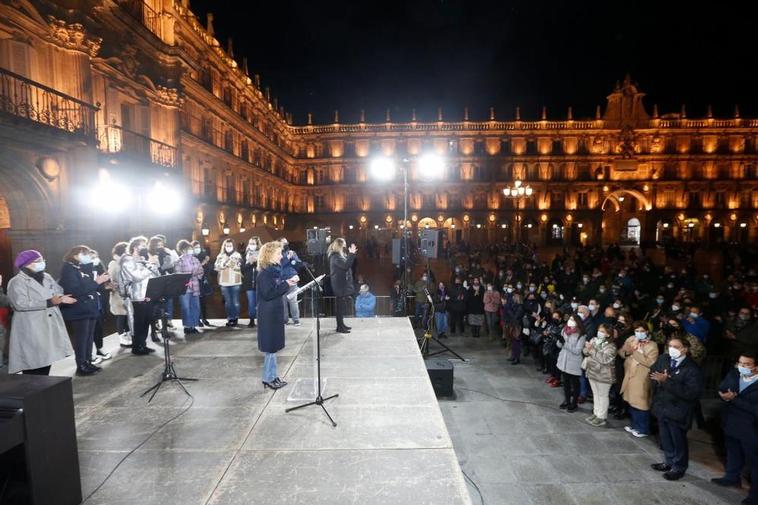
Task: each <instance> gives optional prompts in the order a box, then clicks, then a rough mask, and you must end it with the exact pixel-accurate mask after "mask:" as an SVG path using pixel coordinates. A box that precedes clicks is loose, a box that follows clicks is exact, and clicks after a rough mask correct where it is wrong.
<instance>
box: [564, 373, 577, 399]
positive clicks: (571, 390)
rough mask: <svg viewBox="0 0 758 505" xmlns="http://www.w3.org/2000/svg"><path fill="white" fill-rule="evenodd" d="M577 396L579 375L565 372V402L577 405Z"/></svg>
mask: <svg viewBox="0 0 758 505" xmlns="http://www.w3.org/2000/svg"><path fill="white" fill-rule="evenodd" d="M577 396H579V376H578V375H572V374H570V373H566V372H563V398H564V403H566V404H567V405H570V406H574V407H575V406H576V398H577Z"/></svg>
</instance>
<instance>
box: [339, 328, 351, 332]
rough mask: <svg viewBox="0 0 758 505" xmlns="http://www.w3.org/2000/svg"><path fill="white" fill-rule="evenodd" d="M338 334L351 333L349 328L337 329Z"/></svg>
mask: <svg viewBox="0 0 758 505" xmlns="http://www.w3.org/2000/svg"><path fill="white" fill-rule="evenodd" d="M337 333H350V330H348V329H347V328H337Z"/></svg>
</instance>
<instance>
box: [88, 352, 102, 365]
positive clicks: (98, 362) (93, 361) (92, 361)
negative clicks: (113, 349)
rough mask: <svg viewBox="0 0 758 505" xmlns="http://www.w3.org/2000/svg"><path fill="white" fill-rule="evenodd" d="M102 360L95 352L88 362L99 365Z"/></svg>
mask: <svg viewBox="0 0 758 505" xmlns="http://www.w3.org/2000/svg"><path fill="white" fill-rule="evenodd" d="M102 362H103V358H101V357H100V356H98V355H97V354H95V355H93V356H92V360H90V363H92V364H93V365H99V364H100V363H102Z"/></svg>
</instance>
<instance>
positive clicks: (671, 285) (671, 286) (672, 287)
mask: <svg viewBox="0 0 758 505" xmlns="http://www.w3.org/2000/svg"><path fill="white" fill-rule="evenodd" d="M666 287H667V288H669V289H674V284H672V283H671V282H669V283H668V284H667V285H666Z"/></svg>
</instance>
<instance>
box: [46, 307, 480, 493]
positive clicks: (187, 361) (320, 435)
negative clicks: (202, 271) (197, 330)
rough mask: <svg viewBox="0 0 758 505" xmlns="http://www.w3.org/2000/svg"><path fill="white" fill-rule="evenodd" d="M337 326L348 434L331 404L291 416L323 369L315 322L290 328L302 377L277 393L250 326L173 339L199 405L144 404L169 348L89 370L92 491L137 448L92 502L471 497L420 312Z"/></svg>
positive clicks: (327, 333) (83, 412)
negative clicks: (429, 360)
mask: <svg viewBox="0 0 758 505" xmlns="http://www.w3.org/2000/svg"><path fill="white" fill-rule="evenodd" d="M218 323H220V322H219V321H217V324H218ZM334 324H335V323H334V320H327V321H326V322H325V324H324V326H325V328H324V329H322V356H323V359H322V374H323V377H325V378H326V379H327V385H326V390H325V391H324V395H325V396H327V395H331V394H334V393H339V398H335V399H334V400H331V401H329V402H328V403H327V404H326V407H327V409H328V410H329V413H330V414H331V415H332V417H333V418H334V419H335V421H336V422H337V423H338V426H337V427H336V428H333V427H332V425H331V424H330V422H329V420H328V418H327V417H326V415H324V413H323V411H322V410H321V408H319V407H317V406H316V407H308V408H305V409H301V410H298V411H295V412H291V413H285V412H284V410H285V408H287V407H290V406H294V405H297V404H299V403H301V402H294V401H288V399H287V397H288V395H289V394H290V393H291V391H292V390H293V388H294V386H295V383H296V381H297V379H298V378H311V377H312V376H313V367H312V353H313V347H312V345H313V339H312V335H313V332H312V324H311V321H310V320H303V325H302V326H301V327H300V328H295V327H291V326H288V327H287V347H286V348H285V349H284V350H283V351H281V352H279V353H278V366H279V372H280V376H281V377H282V378H284V379H286V380H287V381H288V382H289V383H290V384H289V386H287V387H285V388H283V389H280V390H278V391H276V392H272V391H271V390H265V391H264V390H263V386H262V384H261V372H262V365H263V356H262V354H261V353H259V352H258V350H257V345H256V340H255V332H254V331H251V330H248V329H247V328H244V329H227V328H223V327H221V328H216V329H213V330H209V331H207V332H205V333H204V334H203V335H201V336H192V337H191V338H188V339H186V340H185V339H183V338H179V339H177V340H176V341H174V342H172V353H173V354H174V357H175V365H176V370H177V372H178V373H179V375H181V376H185V377H196V378H199V379H200V380H199V381H198V382H189V383H186V386H187V388H188V389H189V391H190V392H191V393H192V395H193V396H194V403H192V404H191V406H190V400H189V399H188V398H187V397H186V396H185V394H184V393H183V392H182V391H181V390H180V389H179V387H178V386H176V385H172V384H167V385H164V386H163V387H162V388H161V391H160V392H159V393H158V395H157V396H156V397H155V399H154V400H153V402H152V403H151V404H147V401H146V398H140V394H141V392H142V391H144V390H145V389H147V388H148V387H150V386H151V385H152V384H153V383H155V381H156V380H157V379H158V378H159V375H160V372H161V371H162V369H163V358H162V353H161V352H157V353H155V354H154V355H153V356H149V357H133V356H132V355H131V354H125V353H123V351H121V354H119V355H117V356H115V357H114V359H113V360H111V361H109V362H106V363H105V366H104V369H103V371H102V372H101V373H100V374H98V375H97V376H95V377H86V378H75V379H74V401H75V406H76V420H77V433H78V440H79V455H80V466H81V473H82V491H83V494H84V496H85V497H87V496H89V495H90V494H91V493H93V491H95V490H96V488H97V487H98V486H100V485H101V483H102V482H103V480H104V479H106V477H107V476H108V475H109V474H110V473H111V472H112V471H113V470H114V468H115V467H116V466H117V465H119V462H120V461H122V460H123V459H124V457H125V456H126V455H127V454H129V453H130V452H131V451H134V452H133V453H132V454H130V455H129V456H128V457H127V458H126V459H125V460H124V461H123V462H122V463H121V464H120V466H118V468H116V470H115V472H113V474H112V475H111V476H110V478H108V480H107V481H106V482H105V484H103V485H102V487H100V489H98V490H97V491H96V492H94V494H93V495H92V496H91V498H90V499H89V501H87V502H86V503H87V504H109V505H116V504H124V505H126V504H129V505H133V504H134V503H140V504H141V505H150V504H156V505H157V504H161V505H168V504H173V503H176V504H182V505H192V504H202V505H205V504H209V505H210V504H214V505H215V504H219V505H220V504H239V505H250V504H257V503H261V504H263V503H265V504H267V505H273V504H288V505H295V504H308V505H312V504H329V505H335V504H336V505H342V504H353V503H354V504H362V505H368V504H406V503H407V504H430V505H446V504H450V505H453V504H470V503H471V501H470V498H469V494H468V491H467V489H466V484H465V481H464V477H463V474H462V473H461V469H460V466H459V463H458V459H457V458H456V454H455V451H454V449H453V444H452V442H451V438H450V436H449V435H448V431H447V428H446V426H445V422H444V420H443V417H442V414H441V412H440V407H439V405H438V403H437V399H436V398H435V396H434V391H433V390H432V387H431V384H430V382H429V379H428V376H427V372H426V368H425V366H424V362H423V360H422V359H421V355H420V353H419V350H418V346H417V344H416V340H415V337H414V335H413V331H412V329H411V326H410V324H409V322H408V320H407V319H404V318H400V319H395V318H377V319H350V320H348V324H350V325H352V327H353V330H352V333H350V334H349V335H342V334H336V333H334ZM106 342H107V345H106V347H107V348H109V349H112V350H115V348H116V347H117V342H116V341H115V339H114V337H109V338H108V339H107V340H106ZM152 345H155V344H152ZM72 366H73V365H72V364H71V362H70V360H66V361H64V362H61V363H57V364H56V365H55V366H54V368H53V372H52V373H53V374H70V373H71V371H72ZM187 407H189V409H188V410H187V411H186V412H185V413H184V414H182V415H181V416H180V417H178V418H176V419H173V418H175V417H176V416H177V415H179V414H181V413H182V412H183V410H185V409H186V408H187ZM172 419H173V420H172Z"/></svg>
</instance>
